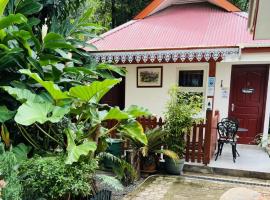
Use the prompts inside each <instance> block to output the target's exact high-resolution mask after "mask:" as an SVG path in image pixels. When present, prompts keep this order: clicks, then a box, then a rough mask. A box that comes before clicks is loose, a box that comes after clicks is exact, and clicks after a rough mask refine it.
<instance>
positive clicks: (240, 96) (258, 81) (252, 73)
mask: <svg viewBox="0 0 270 200" xmlns="http://www.w3.org/2000/svg"><path fill="white" fill-rule="evenodd" d="M267 80H268V66H262V65H249V66H233V67H232V79H231V93H230V105H229V117H233V118H236V119H238V120H239V122H240V125H239V127H241V128H246V129H248V131H247V132H238V135H239V137H240V138H239V140H238V141H239V143H242V144H251V143H253V142H254V137H255V136H256V135H257V134H259V133H262V131H263V121H264V110H265V101H266V90H267V82H268V81H267Z"/></svg>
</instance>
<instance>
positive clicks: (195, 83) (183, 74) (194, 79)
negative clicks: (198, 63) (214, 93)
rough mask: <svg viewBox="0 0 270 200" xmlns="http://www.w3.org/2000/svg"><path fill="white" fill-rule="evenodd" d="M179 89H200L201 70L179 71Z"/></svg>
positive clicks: (201, 80)
mask: <svg viewBox="0 0 270 200" xmlns="http://www.w3.org/2000/svg"><path fill="white" fill-rule="evenodd" d="M178 86H180V87H202V86H203V70H190V71H179V83H178Z"/></svg>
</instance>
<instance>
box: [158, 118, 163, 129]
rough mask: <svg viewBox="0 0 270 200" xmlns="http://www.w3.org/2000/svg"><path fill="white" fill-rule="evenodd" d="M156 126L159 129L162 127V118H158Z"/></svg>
mask: <svg viewBox="0 0 270 200" xmlns="http://www.w3.org/2000/svg"><path fill="white" fill-rule="evenodd" d="M158 126H159V127H160V128H162V127H163V122H162V118H161V117H160V118H159V120H158Z"/></svg>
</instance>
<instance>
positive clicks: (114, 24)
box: [111, 0, 116, 28]
mask: <svg viewBox="0 0 270 200" xmlns="http://www.w3.org/2000/svg"><path fill="white" fill-rule="evenodd" d="M111 6H112V7H111V11H112V28H115V26H116V10H115V0H111Z"/></svg>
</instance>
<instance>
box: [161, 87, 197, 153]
mask: <svg viewBox="0 0 270 200" xmlns="http://www.w3.org/2000/svg"><path fill="white" fill-rule="evenodd" d="M169 95H170V100H169V102H168V104H167V110H166V112H165V131H166V132H167V134H166V135H165V138H164V143H165V144H166V145H167V146H168V149H170V150H172V151H174V152H176V153H177V154H178V156H179V157H182V156H183V153H184V150H185V141H184V134H186V133H188V132H189V131H190V128H191V127H192V125H193V123H194V122H195V121H196V120H198V119H194V117H195V116H196V114H198V112H199V111H200V110H201V109H202V107H201V102H202V101H201V100H200V96H197V95H195V96H194V95H190V94H186V93H184V92H181V91H180V89H179V88H178V87H176V86H175V87H172V88H171V89H170V91H169Z"/></svg>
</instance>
